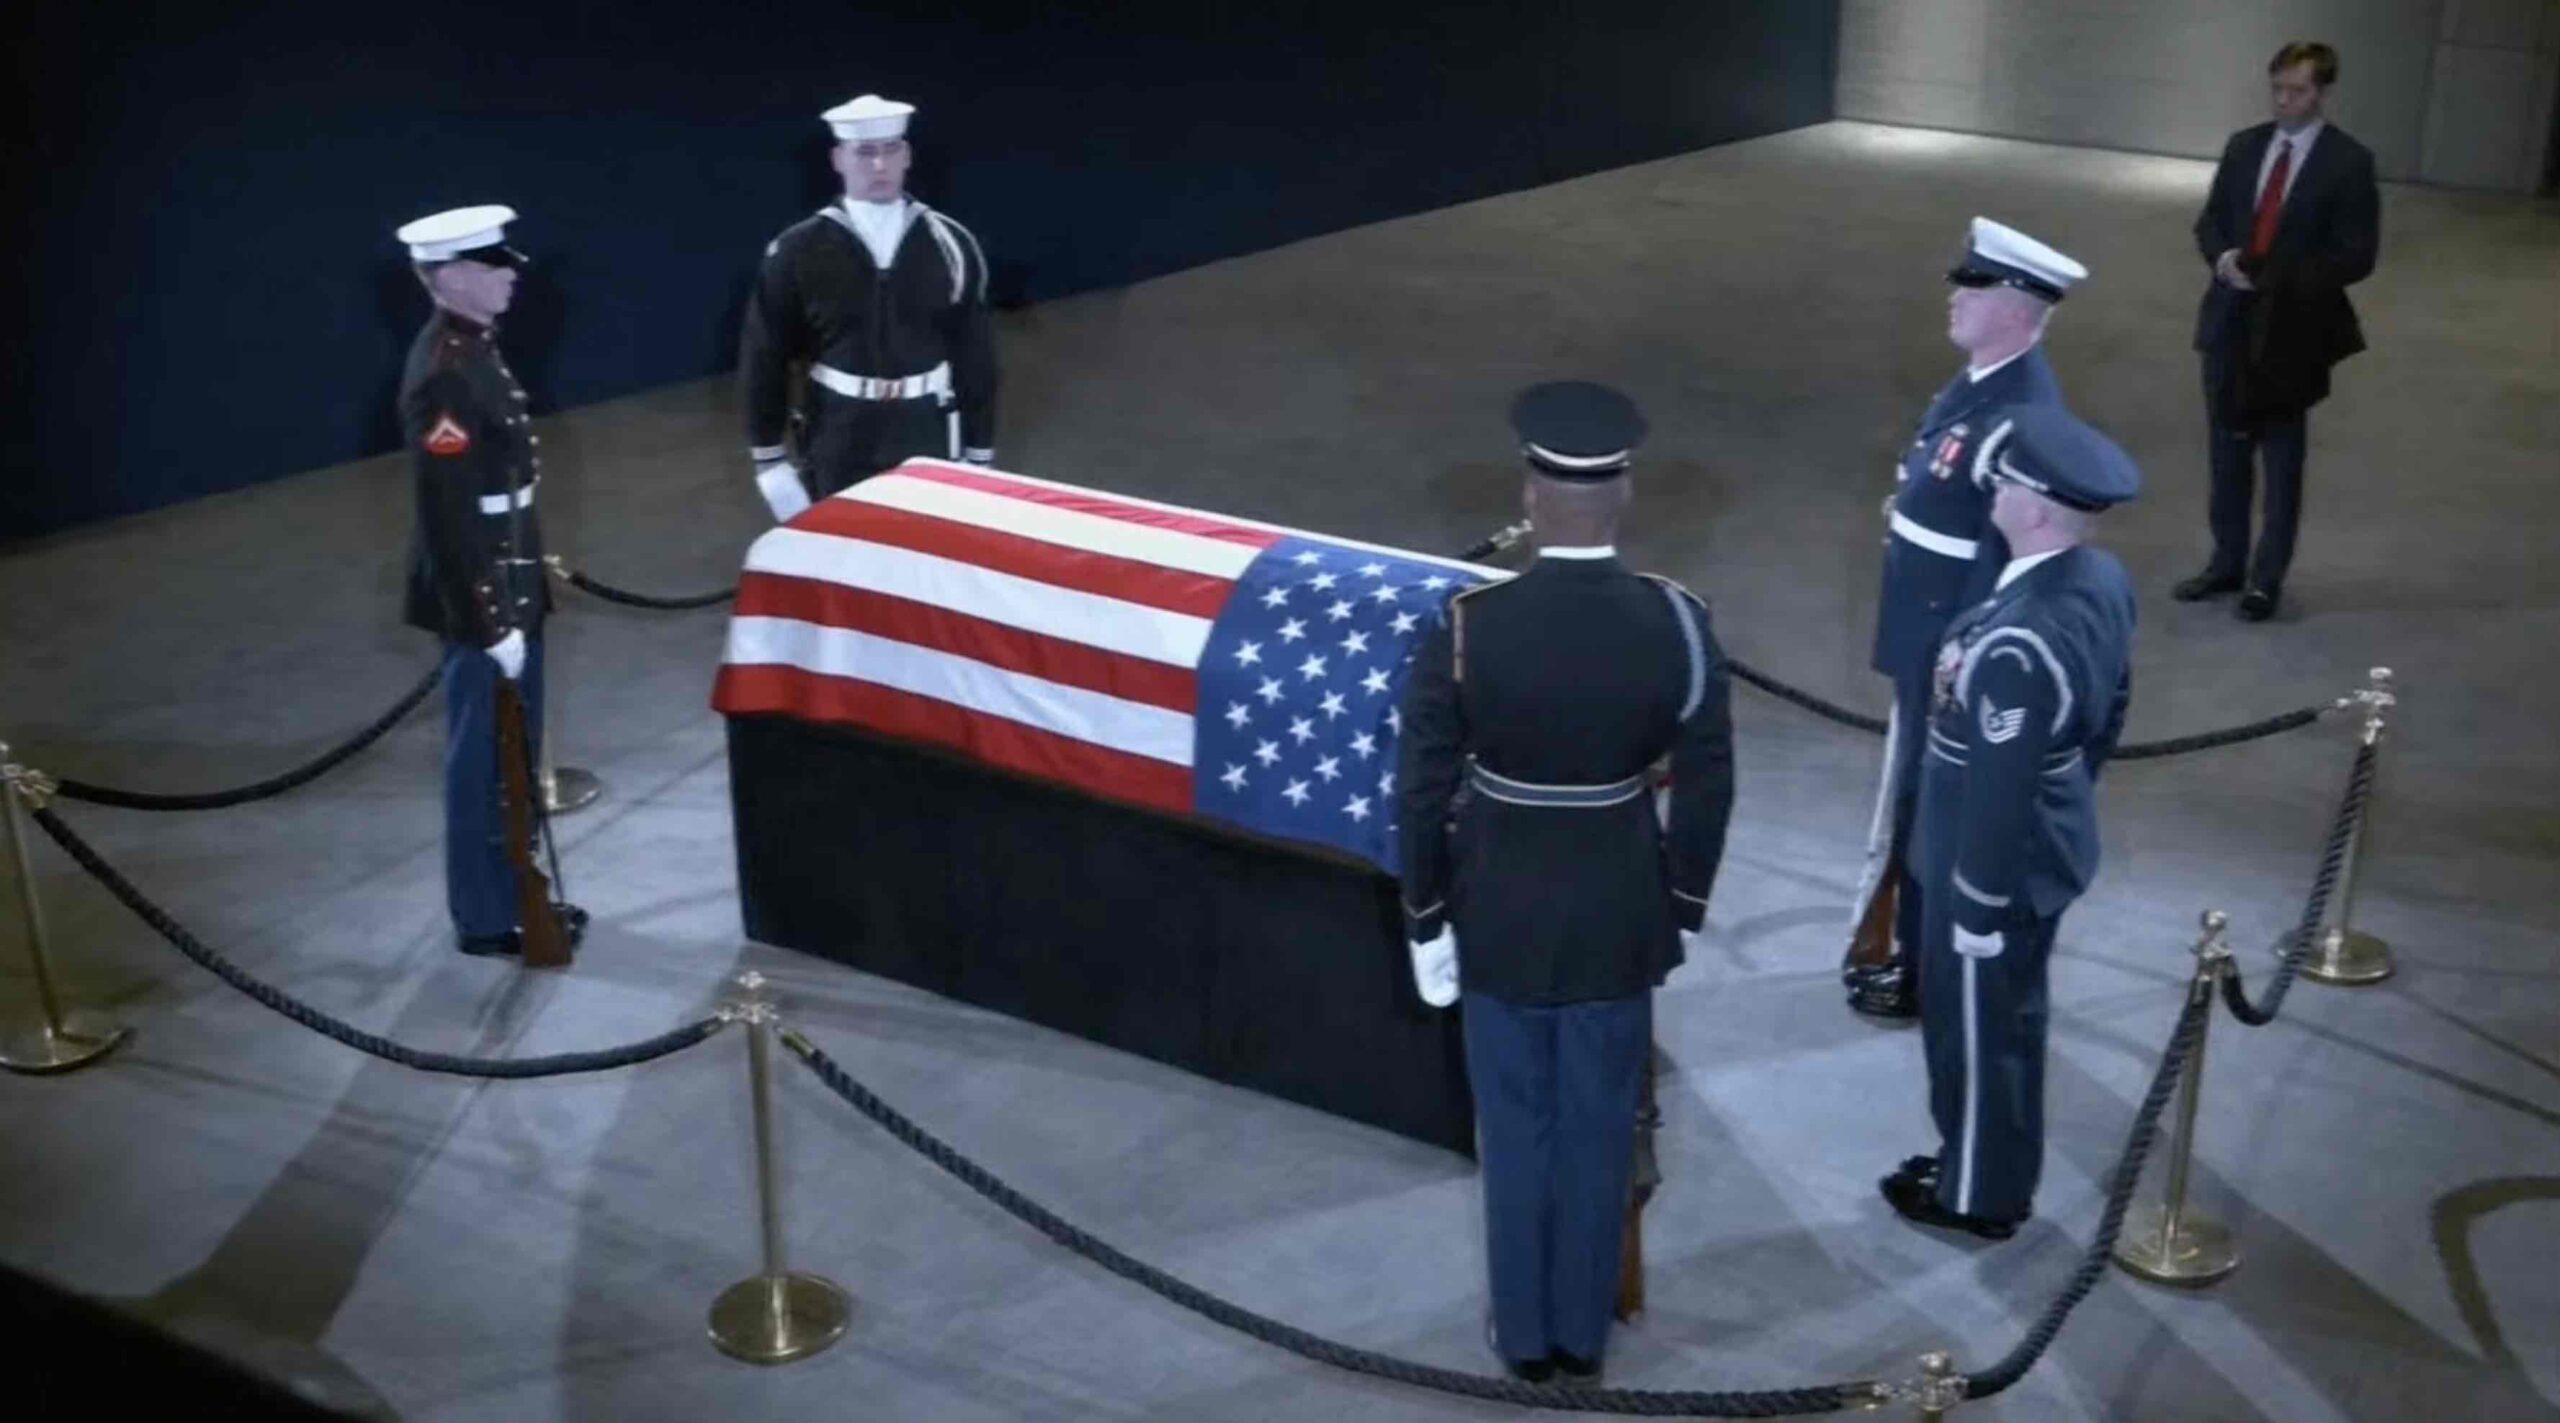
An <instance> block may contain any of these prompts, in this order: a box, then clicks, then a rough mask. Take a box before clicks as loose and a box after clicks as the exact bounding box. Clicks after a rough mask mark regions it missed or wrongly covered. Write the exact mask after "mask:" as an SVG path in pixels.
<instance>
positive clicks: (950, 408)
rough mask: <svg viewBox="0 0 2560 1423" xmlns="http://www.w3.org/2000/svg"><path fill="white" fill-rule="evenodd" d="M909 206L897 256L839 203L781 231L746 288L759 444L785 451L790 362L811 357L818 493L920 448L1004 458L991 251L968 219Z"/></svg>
mask: <svg viewBox="0 0 2560 1423" xmlns="http://www.w3.org/2000/svg"><path fill="white" fill-rule="evenodd" d="M907 205H908V209H909V215H908V221H907V226H906V230H905V231H904V233H903V234H902V235H901V236H900V237H899V239H898V246H897V248H896V250H895V252H894V253H893V254H892V256H891V260H890V262H889V264H888V265H887V266H886V267H883V266H882V265H881V264H880V263H879V261H878V260H877V259H875V258H874V257H873V256H872V254H871V249H870V248H869V247H867V246H865V245H864V243H863V241H862V239H861V238H860V237H859V236H857V235H856V233H855V230H854V227H853V223H852V219H851V218H850V217H849V216H848V215H847V213H846V211H845V208H844V206H843V204H842V203H834V204H830V205H828V206H827V207H824V208H821V209H819V210H818V212H817V213H816V214H815V215H813V216H810V217H808V218H805V219H803V220H801V221H800V222H798V223H795V224H793V225H792V226H791V227H790V228H788V229H786V230H785V231H784V232H783V234H782V235H781V236H780V237H777V238H775V239H774V240H773V242H772V244H771V245H770V246H768V247H767V248H766V249H765V257H764V262H763V265H762V266H761V267H760V268H758V270H757V272H756V284H755V290H754V291H753V292H751V293H750V294H749V296H748V299H747V310H746V319H745V324H744V329H743V331H742V332H741V334H740V337H739V351H738V369H739V380H740V382H741V384H742V386H743V391H742V394H743V397H744V398H743V402H742V403H743V404H744V405H745V407H746V412H747V443H748V444H749V445H750V446H751V447H752V453H753V454H754V456H755V458H756V459H757V460H758V461H759V462H770V461H773V460H778V459H783V458H785V457H786V456H787V451H788V445H787V443H786V434H787V432H788V430H789V428H790V416H791V390H790V366H791V363H792V362H794V361H806V362H809V363H810V367H809V375H808V379H807V382H806V384H805V387H804V397H805V404H804V407H803V408H804V413H805V415H806V418H807V421H808V428H807V431H806V449H805V451H804V453H803V468H804V469H805V470H806V471H807V478H808V480H809V482H810V486H811V492H812V493H813V494H815V495H817V496H818V497H820V498H823V497H825V496H827V495H829V494H832V493H834V492H836V491H837V490H839V489H842V488H844V487H845V486H846V485H849V484H852V483H854V482H855V481H857V480H860V479H864V478H867V477H869V476H870V475H873V474H876V473H878V472H880V471H881V470H884V469H887V468H889V467H890V466H892V465H895V464H897V463H899V462H900V461H902V460H906V459H911V458H914V457H917V456H931V457H934V458H937V459H960V458H963V457H975V458H978V459H980V460H981V461H982V462H983V460H984V459H987V458H991V457H992V452H993V449H994V445H995V420H996V360H995V336H994V330H993V325H992V321H991V318H990V317H989V314H988V309H987V259H986V255H985V254H984V253H983V252H982V251H980V250H979V247H978V239H977V238H976V237H975V236H973V235H972V234H971V233H970V231H969V229H967V228H965V227H963V226H961V225H960V224H959V223H958V222H955V221H953V220H952V219H951V218H949V217H947V216H945V215H944V214H942V213H940V212H936V211H935V210H934V209H932V208H930V207H927V206H925V205H924V204H923V203H919V202H916V201H915V200H913V199H908V200H907Z"/></svg>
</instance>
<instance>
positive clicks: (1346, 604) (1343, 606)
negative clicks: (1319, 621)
mask: <svg viewBox="0 0 2560 1423" xmlns="http://www.w3.org/2000/svg"><path fill="white" fill-rule="evenodd" d="M1324 615H1325V616H1326V617H1328V618H1331V619H1333V620H1334V621H1335V622H1340V621H1342V620H1343V619H1344V618H1347V617H1349V616H1351V600H1350V599H1348V598H1345V599H1342V600H1341V601H1340V602H1337V603H1335V604H1334V605H1333V606H1332V607H1330V608H1327V609H1325V610H1324Z"/></svg>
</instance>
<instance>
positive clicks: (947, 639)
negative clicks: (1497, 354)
mask: <svg viewBox="0 0 2560 1423" xmlns="http://www.w3.org/2000/svg"><path fill="white" fill-rule="evenodd" d="M1497 576H1499V575H1498V574H1496V573H1494V572H1493V571H1492V570H1489V569H1483V568H1478V567H1475V566H1472V565H1469V564H1463V563H1458V562H1454V561H1452V560H1448V559H1438V558H1430V557H1426V556H1423V555H1420V554H1413V553H1404V552H1399V551H1396V550H1393V549H1386V548H1380V547H1376V546H1373V545H1369V544H1361V543H1354V542H1351V541H1348V540H1343V539H1329V538H1323V537H1320V536H1317V535H1314V534H1308V533H1302V532H1300V531H1298V530H1294V529H1285V528H1280V527H1278V526H1275V525H1271V524H1260V523H1255V522H1252V521H1250V520H1246V519H1234V518H1228V517H1225V516H1223V515H1215V514H1205V513H1201V512H1199V511H1196V510H1191V509H1182V508H1177V507H1174V506H1172V505H1167V504H1156V503H1151V502H1148V501H1146V500H1141V499H1133V498H1128V497H1126V496H1122V495H1116V494H1104V493H1100V492H1098V491H1094V490H1090V489H1080V488H1077V487H1075V486H1073V485H1068V484H1056V483H1052V482H1049V481H1047V480H1039V479H1031V478H1027V477H1025V476H1022V475H1018V474H1007V473H1001V472H998V471H995V470H988V469H980V468H975V467H972V466H968V465H958V464H946V463H944V462H942V461H939V460H910V461H908V462H907V463H906V464H903V465H900V466H899V467H898V468H896V469H894V470H891V471H889V472H887V473H885V474H880V475H875V476H874V477H872V478H870V479H867V480H864V481H863V482H861V483H859V484H857V485H855V486H853V487H852V488H850V489H847V490H845V491H844V492H843V493H841V494H838V495H836V496H835V497H833V498H831V499H824V500H821V501H819V502H818V503H817V505H815V506H814V507H812V508H811V509H810V510H808V511H807V512H806V513H803V514H801V515H800V516H799V517H797V518H795V519H793V520H792V521H791V522H790V523H788V524H786V525H784V526H783V527H781V528H778V529H775V530H773V531H772V532H770V533H768V534H766V535H764V536H763V537H762V538H760V539H758V540H756V542H755V545H754V546H753V547H752V548H751V549H749V550H748V553H747V565H746V572H745V575H744V576H743V577H742V578H741V579H740V581H739V585H738V601H737V606H736V610H735V613H734V614H733V616H732V617H731V619H730V623H729V645H728V652H727V655H726V657H725V659H724V663H723V666H722V668H721V671H720V678H719V682H718V684H717V687H716V689H715V691H714V692H713V695H712V705H713V706H714V707H715V708H716V709H717V710H719V711H720V712H722V713H723V714H725V715H730V716H739V715H753V714H767V713H774V714H781V715H786V716H792V717H797V718H800V719H802V720H806V721H812V722H821V723H833V724H837V725H843V726H854V727H860V728H864V729H866V730H870V731H875V732H881V733H885V734H888V735H891V736H896V737H901V738H905V739H907V740H911V741H919V742H925V743H929V744H932V745H936V746H942V747H947V748H949V749H952V750H956V751H959V752H961V753H963V754H965V755H967V756H969V757H970V758H972V759H974V760H977V761H979V762H982V763H984V764H987V765H991V766H999V767H1003V768H1005V769H1007V770H1010V771H1014V772H1018V773H1021V774H1024V775H1029V776H1033V777H1037V778H1039V779H1042V780H1046V781H1052V782H1056V783H1058V784H1061V785H1067V786H1073V787H1075V788H1077V789H1079V790H1082V791H1085V792H1088V793H1090V794H1093V795H1097V796H1103V797H1107V798H1109V799H1112V800H1118V801H1124V802H1129V803H1133V804H1136V805H1142V806H1146V807H1149V808H1152V809H1156V810H1163V811H1171V812H1176V813H1192V814H1198V815H1202V816H1206V817H1208V818H1210V819H1213V820H1217V821H1223V822H1225V823H1227V824H1230V825H1234V826H1237V827H1239V828H1241V829H1245V830H1249V831H1252V832H1254V833H1257V834H1261V835H1269V836H1278V837H1281V838H1284V839H1291V840H1299V841H1305V842H1311V843H1314V844H1320V845H1325V846H1329V847H1332V848H1333V849H1336V850H1341V851H1345V852H1348V853H1350V854H1353V855H1356V856H1359V857H1361V858H1362V859H1365V860H1368V861H1369V862H1371V863H1373V864H1376V865H1378V866H1379V867H1381V868H1383V869H1386V870H1388V871H1390V872H1392V871H1393V870H1394V869H1395V867H1396V846H1395V816H1394V806H1395V763H1396V757H1395V742H1396V737H1397V734H1398V732H1399V731H1400V730H1401V729H1402V728H1401V718H1400V715H1399V713H1398V711H1397V702H1398V700H1399V698H1400V697H1401V695H1402V693H1403V690H1404V680H1405V668H1406V665H1407V663H1408V662H1409V661H1410V659H1411V655H1412V650H1413V645H1414V642H1415V640H1416V638H1417V637H1418V636H1419V635H1420V634H1421V632H1422V631H1423V630H1425V629H1427V628H1428V627H1430V626H1431V624H1432V622H1433V620H1434V619H1435V618H1437V617H1438V616H1439V615H1440V611H1441V609H1442V608H1443V606H1444V605H1445V604H1446V603H1447V601H1448V598H1449V596H1450V595H1451V594H1452V593H1454V592H1455V591H1457V590H1458V589H1460V588H1464V587H1468V586H1470V585H1472V584H1475V583H1479V582H1482V581H1484V580H1485V579H1487V578H1491V577H1497Z"/></svg>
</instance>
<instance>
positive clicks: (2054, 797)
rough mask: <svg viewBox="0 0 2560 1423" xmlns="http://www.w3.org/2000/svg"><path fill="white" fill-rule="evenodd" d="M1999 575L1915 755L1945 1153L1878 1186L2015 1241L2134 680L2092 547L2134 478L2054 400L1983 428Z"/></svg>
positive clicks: (1967, 625) (1949, 638)
mask: <svg viewBox="0 0 2560 1423" xmlns="http://www.w3.org/2000/svg"><path fill="white" fill-rule="evenodd" d="M1985 454H1986V465H1987V467H1988V469H1989V470H1990V472H1991V477H1992V479H1993V480H1994V481H1995V483H1996V485H1997V488H1998V493H1997V495H1996V496H1995V498H1994V502H1993V504H1992V508H1991V517H1992V518H1993V519H1994V520H1995V521H1997V523H1998V525H1999V528H2000V532H2001V534H2002V535H2003V536H2004V537H2006V538H2007V540H2008V543H2009V561H2008V564H2007V566H2006V567H2004V568H2003V569H2002V570H2001V572H2000V576H1999V579H1998V581H1997V583H1996V585H1995V587H1994V590H1993V592H1992V594H1991V596H1990V597H1989V598H1986V599H1985V600H1983V601H1982V602H1981V603H1978V604H1976V605H1975V606H1974V607H1973V608H1971V609H1969V610H1968V611H1966V612H1965V613H1964V614H1962V615H1961V616H1959V617H1957V618H1956V619H1955V621H1954V622H1952V623H1950V624H1948V625H1947V634H1946V639H1945V641H1944V642H1942V643H1941V644H1940V646H1939V650H1938V659H1937V669H1936V675H1935V678H1934V687H1933V690H1932V693H1931V697H1930V712H1929V723H1928V733H1927V734H1928V742H1929V746H1928V750H1927V751H1926V752H1925V753H1923V754H1922V756H1921V758H1920V807H1919V814H1918V816H1917V818H1916V820H1915V823H1914V833H1913V841H1912V861H1913V865H1914V874H1915V875H1916V876H1917V877H1918V879H1919V880H1920V882H1921V884H1922V885H1923V886H1924V887H1925V888H1926V891H1927V894H1926V900H1927V906H1928V917H1927V922H1926V924H1925V925H1924V926H1923V929H1922V933H1921V943H1920V949H1919V958H1920V973H1921V988H1920V1032H1921V1039H1922V1042H1923V1045H1924V1050H1925V1052H1926V1056H1927V1060H1928V1069H1929V1111H1930V1116H1931V1117H1932V1119H1933V1120H1934V1122H1935V1124H1936V1126H1937V1129H1938V1141H1939V1149H1938V1150H1937V1152H1935V1153H1934V1154H1932V1155H1927V1156H1915V1157H1912V1158H1911V1159H1910V1160H1908V1161H1906V1162H1904V1163H1903V1164H1902V1166H1901V1168H1900V1169H1898V1170H1896V1171H1895V1172H1894V1173H1893V1174H1892V1175H1890V1176H1887V1177H1885V1178H1884V1180H1883V1182H1882V1183H1881V1184H1882V1187H1883V1191H1884V1198H1885V1200H1886V1201H1887V1202H1888V1203H1890V1204H1891V1205H1892V1207H1893V1208H1894V1210H1895V1211H1896V1212H1897V1213H1898V1214H1900V1215H1901V1216H1903V1217H1904V1218H1905V1219H1907V1220H1910V1221H1911V1222H1913V1223H1914V1224H1918V1225H1927V1226H1937V1227H1942V1228H1947V1229H1953V1230H1961V1231H1965V1232H1967V1233H1969V1234H1973V1235H1977V1236H1981V1237H1983V1238H1985V1239H1990V1240H2004V1239H2007V1238H2008V1237H2009V1236H2010V1235H2012V1234H2014V1233H2016V1231H2017V1228H2018V1223H2019V1222H2021V1221H2023V1220H2025V1219H2026V1218H2027V1216H2028V1214H2029V1212H2030V1211H2031V1209H2032V1208H2033V1204H2034V1201H2035V1189H2036V1178H2037V1176H2038V1175H2039V1173H2040V1171H2041V1169H2042V1167H2043V1164H2044V1056H2045V1023H2046V1019H2047V1017H2048V1010H2047V1005H2046V997H2045V967H2046V962H2047V960H2048V959H2049V958H2050V956H2051V955H2052V952H2053V941H2054V933H2055V930H2056V929H2058V928H2059V927H2060V925H2061V922H2062V913H2063V911H2064V910H2065V909H2066V908H2068V907H2069V906H2070V904H2071V902H2072V901H2073V900H2074V899H2077V898H2078V897H2079V896H2080V894H2081V892H2082V891H2084V890H2086V889H2087V888H2088V887H2089V881H2090V879H2091V878H2092V877H2093V876H2095V875H2096V873H2097V870H2098V812H2097V783H2098V772H2099V770H2100V768H2101V767H2103V766H2104V765H2105V764H2106V761H2107V758H2108V756H2110V755H2111V754H2113V753H2114V751H2115V746H2116V738H2117V737H2118V735H2120V734H2121V733H2122V731H2123V729H2124V715H2125V706H2126V703H2127V702H2128V701H2129V700H2130V698H2131V696H2132V690H2133V683H2132V677H2131V673H2130V670H2129V663H2130V660H2131V654H2132V651H2133V584H2132V581H2131V580H2130V579H2128V578H2127V577H2126V576H2125V571H2124V566H2123V565H2122V564H2120V563H2118V562H2116V560H2115V559H2114V558H2113V557H2111V556H2109V555H2108V554H2107V553H2106V552H2105V551H2104V550H2102V549H2096V548H2091V547H2089V546H2088V545H2087V539H2088V537H2089V534H2090V533H2091V531H2092V530H2093V528H2094V526H2095V524H2096V522H2097V516H2098V513H2099V511H2101V510H2103V509H2106V508H2108V507H2110V506H2113V505H2115V504H2119V503H2122V502H2123V501H2125V500H2127V499H2130V498H2132V497H2133V496H2134V494H2135V493H2136V492H2137V491H2138V490H2139V489H2140V487H2141V474H2140V472H2139V471H2138V470H2136V469H2135V468H2134V465H2133V461H2132V460H2131V459H2129V458H2127V457H2126V456H2125V453H2124V451H2123V450H2121V449H2119V448H2117V446H2116V445H2115V443H2114V442H2113V441H2111V440H2109V439H2108V438H2107V437H2106V436H2104V435H2102V434H2100V433H2098V432H2097V431H2096V430H2093V429H2091V428H2089V427H2088V426H2087V425H2084V424H2082V423H2081V422H2080V421H2079V420H2077V419H2075V418H2073V416H2072V415H2071V413H2070V412H2069V411H2067V410H2064V409H2063V408H2062V407H2061V406H2059V405H2033V406H2021V407H2019V408H2017V409H2016V410H2015V411H2013V412H2011V413H2010V414H2009V415H2008V417H2007V418H2005V419H2002V420H2000V421H1999V422H1998V423H1997V424H1995V425H1994V426H1993V427H1992V430H1991V433H1990V435H1989V436H1988V438H1987V440H1986V443H1985Z"/></svg>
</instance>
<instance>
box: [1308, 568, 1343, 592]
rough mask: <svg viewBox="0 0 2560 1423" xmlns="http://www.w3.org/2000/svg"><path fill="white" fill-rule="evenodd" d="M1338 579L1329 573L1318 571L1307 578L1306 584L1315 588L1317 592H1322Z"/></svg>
mask: <svg viewBox="0 0 2560 1423" xmlns="http://www.w3.org/2000/svg"><path fill="white" fill-rule="evenodd" d="M1340 581H1341V580H1340V579H1337V578H1335V577H1334V576H1333V575H1332V574H1330V573H1319V574H1317V575H1316V576H1315V577H1313V578H1310V579H1308V580H1307V586H1308V587H1310V588H1313V589H1315V590H1316V591H1317V592H1319V593H1322V592H1324V591H1325V590H1327V589H1329V588H1331V587H1332V586H1333V585H1334V584H1336V583H1338V582H1340Z"/></svg>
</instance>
